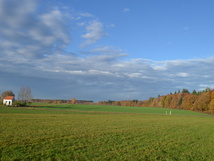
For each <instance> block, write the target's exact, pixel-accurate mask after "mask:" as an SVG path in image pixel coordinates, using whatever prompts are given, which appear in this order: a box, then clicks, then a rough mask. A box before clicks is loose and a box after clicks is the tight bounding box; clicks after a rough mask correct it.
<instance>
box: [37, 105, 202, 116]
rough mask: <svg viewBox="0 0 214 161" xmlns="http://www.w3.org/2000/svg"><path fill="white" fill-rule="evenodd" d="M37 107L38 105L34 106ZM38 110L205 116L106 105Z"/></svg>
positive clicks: (179, 111)
mask: <svg viewBox="0 0 214 161" xmlns="http://www.w3.org/2000/svg"><path fill="white" fill-rule="evenodd" d="M36 105H38V104H36ZM41 106H42V107H41ZM38 108H40V109H55V110H56V109H57V110H71V111H91V112H110V113H148V114H149V113H150V114H166V112H167V114H169V113H170V111H171V113H172V114H176V115H205V114H203V113H198V112H194V111H187V110H177V109H166V108H152V107H129V106H106V105H81V104H53V105H51V104H39V106H38Z"/></svg>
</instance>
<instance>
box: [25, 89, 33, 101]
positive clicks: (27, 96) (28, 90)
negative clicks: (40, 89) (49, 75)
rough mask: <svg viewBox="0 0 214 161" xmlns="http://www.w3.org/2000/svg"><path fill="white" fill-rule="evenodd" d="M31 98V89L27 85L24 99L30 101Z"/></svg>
mask: <svg viewBox="0 0 214 161" xmlns="http://www.w3.org/2000/svg"><path fill="white" fill-rule="evenodd" d="M32 98H33V96H32V94H31V89H30V87H27V88H26V89H25V99H26V100H27V101H31V100H32Z"/></svg>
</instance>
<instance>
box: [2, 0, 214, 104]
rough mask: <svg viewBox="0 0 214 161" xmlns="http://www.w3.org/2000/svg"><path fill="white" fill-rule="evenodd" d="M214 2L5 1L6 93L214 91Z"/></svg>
mask: <svg viewBox="0 0 214 161" xmlns="http://www.w3.org/2000/svg"><path fill="white" fill-rule="evenodd" d="M213 7H214V1H213V0H207V1H202V0H117V1H115V0H90V1H89V0H60V1H59V0H45V1H42V0H19V1H17V0H0V93H2V92H4V91H5V90H12V91H13V92H14V93H15V94H16V95H18V91H19V89H20V88H21V87H30V88H31V91H32V95H33V97H34V98H41V99H71V98H76V99H78V100H93V101H95V102H97V101H104V100H132V99H138V100H145V99H149V98H150V97H157V96H158V95H165V94H168V93H170V92H172V93H174V92H175V91H178V90H182V89H183V88H185V89H188V90H189V91H192V90H197V91H200V90H203V89H205V88H207V87H209V88H211V89H212V88H214V65H213V64H214V44H213V42H214V41H213V40H214V19H213V15H214V10H213Z"/></svg>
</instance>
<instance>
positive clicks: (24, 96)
mask: <svg viewBox="0 0 214 161" xmlns="http://www.w3.org/2000/svg"><path fill="white" fill-rule="evenodd" d="M18 99H20V100H26V101H31V99H32V94H31V89H30V87H26V88H25V87H21V88H20V90H19V92H18Z"/></svg>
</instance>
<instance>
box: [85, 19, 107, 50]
mask: <svg viewBox="0 0 214 161" xmlns="http://www.w3.org/2000/svg"><path fill="white" fill-rule="evenodd" d="M86 32H87V33H86V34H83V35H82V38H84V39H85V42H83V43H82V44H81V47H85V46H87V45H91V44H94V43H95V42H97V41H98V40H100V39H101V38H102V37H104V36H105V35H106V34H105V32H104V30H103V24H102V23H101V22H99V21H97V20H92V21H90V22H89V24H87V25H86Z"/></svg>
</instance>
